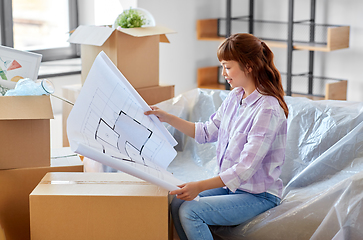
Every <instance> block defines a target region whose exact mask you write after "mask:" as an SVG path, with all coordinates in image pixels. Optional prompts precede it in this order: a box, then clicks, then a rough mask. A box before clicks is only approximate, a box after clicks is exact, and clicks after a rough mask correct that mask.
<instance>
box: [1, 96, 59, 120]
mask: <svg viewBox="0 0 363 240" xmlns="http://www.w3.org/2000/svg"><path fill="white" fill-rule="evenodd" d="M53 118H54V117H53V110H52V105H51V103H50V98H49V96H46V95H42V96H3V97H0V120H18V119H53Z"/></svg>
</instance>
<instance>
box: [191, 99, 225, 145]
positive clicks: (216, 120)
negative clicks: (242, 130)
mask: <svg viewBox="0 0 363 240" xmlns="http://www.w3.org/2000/svg"><path fill="white" fill-rule="evenodd" d="M229 97H230V95H229V96H228V97H227V98H226V99H225V100H224V101H223V102H222V104H221V106H220V107H219V108H218V110H217V111H216V112H215V113H213V114H212V115H211V116H210V118H209V120H208V121H207V122H205V123H203V122H196V123H195V141H196V142H197V143H209V142H215V141H217V139H218V131H219V127H220V125H221V121H222V116H223V113H224V111H225V108H226V104H227V102H228V101H229Z"/></svg>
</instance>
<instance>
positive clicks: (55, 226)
mask: <svg viewBox="0 0 363 240" xmlns="http://www.w3.org/2000/svg"><path fill="white" fill-rule="evenodd" d="M29 197H30V227H31V239H33V240H43V239H44V240H45V239H46V240H56V239H61V240H64V239H67V240H99V239H107V240H113V239H117V240H119V239H127V240H134V239H135V240H136V239H137V240H139V239H148V240H153V239H155V240H163V239H168V234H169V233H168V232H169V208H168V207H169V200H168V191H167V190H164V189H162V188H160V187H158V186H156V185H153V184H150V183H148V182H145V181H143V180H140V179H137V178H135V177H132V176H130V175H127V174H125V173H48V174H47V175H46V176H45V177H44V178H43V179H42V181H41V182H40V183H39V184H38V186H37V187H36V188H35V189H34V190H33V192H32V193H31V194H30V196H29Z"/></svg>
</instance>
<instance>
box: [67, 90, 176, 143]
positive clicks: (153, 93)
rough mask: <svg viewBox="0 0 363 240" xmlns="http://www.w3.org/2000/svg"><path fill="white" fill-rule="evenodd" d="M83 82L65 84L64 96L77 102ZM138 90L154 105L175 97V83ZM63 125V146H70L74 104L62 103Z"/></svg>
mask: <svg viewBox="0 0 363 240" xmlns="http://www.w3.org/2000/svg"><path fill="white" fill-rule="evenodd" d="M81 88H82V85H81V84H73V85H67V86H64V87H63V89H62V91H63V97H64V98H66V99H68V100H70V101H71V102H76V100H77V97H78V95H79V93H80V91H81ZM136 91H137V92H138V93H139V94H140V96H141V97H142V98H143V99H144V100H145V102H146V103H147V104H149V105H154V104H156V103H159V102H162V101H165V100H168V99H171V98H173V97H174V92H175V90H174V85H164V86H163V85H160V86H154V87H147V88H137V89H136ZM62 107H63V109H62V126H63V147H68V146H69V142H68V137H67V118H68V116H69V113H70V112H71V110H72V107H73V106H72V105H70V104H68V103H66V102H63V105H62Z"/></svg>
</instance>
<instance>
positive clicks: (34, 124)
mask: <svg viewBox="0 0 363 240" xmlns="http://www.w3.org/2000/svg"><path fill="white" fill-rule="evenodd" d="M50 119H53V111H52V106H51V103H50V98H49V96H45V95H43V96H2V97H0V132H1V135H0V146H1V149H2V151H0V169H11V168H29V167H48V166H49V165H50Z"/></svg>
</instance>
